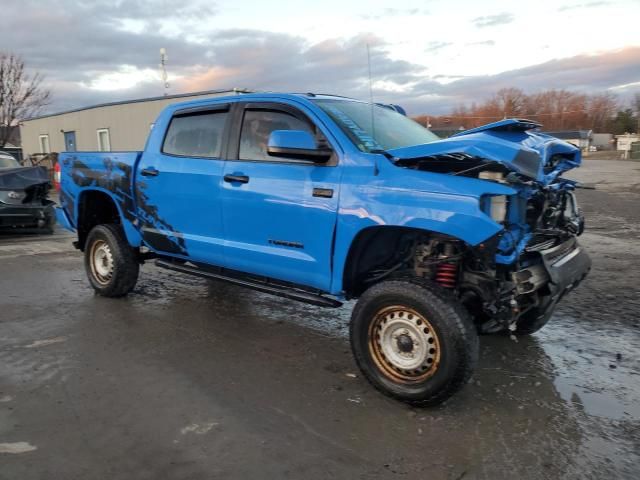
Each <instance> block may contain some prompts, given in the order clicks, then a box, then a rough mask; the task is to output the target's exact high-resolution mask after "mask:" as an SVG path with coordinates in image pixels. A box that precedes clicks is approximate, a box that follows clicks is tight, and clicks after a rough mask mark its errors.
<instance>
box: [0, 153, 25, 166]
mask: <svg viewBox="0 0 640 480" xmlns="http://www.w3.org/2000/svg"><path fill="white" fill-rule="evenodd" d="M19 166H20V164H19V163H18V161H17V160H16V159H15V158H13V157H12V156H10V155H2V154H0V168H16V167H19Z"/></svg>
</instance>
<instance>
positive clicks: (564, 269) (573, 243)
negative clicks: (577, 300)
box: [540, 238, 591, 300]
mask: <svg viewBox="0 0 640 480" xmlns="http://www.w3.org/2000/svg"><path fill="white" fill-rule="evenodd" d="M540 254H541V256H542V262H543V264H544V266H545V269H546V270H547V273H548V274H549V287H550V288H549V289H550V291H551V294H552V296H553V297H554V299H556V300H559V299H560V297H562V296H563V295H564V294H565V293H566V292H568V291H569V290H571V289H573V288H574V287H576V286H578V284H579V283H580V282H582V280H584V278H585V277H586V276H587V274H588V273H589V270H591V259H590V258H589V255H587V252H585V250H584V248H582V247H581V246H580V245H579V244H578V240H576V239H575V238H571V239H569V240H567V241H566V242H564V243H561V244H560V245H558V246H556V247H553V248H550V249H548V250H543V251H542V252H540Z"/></svg>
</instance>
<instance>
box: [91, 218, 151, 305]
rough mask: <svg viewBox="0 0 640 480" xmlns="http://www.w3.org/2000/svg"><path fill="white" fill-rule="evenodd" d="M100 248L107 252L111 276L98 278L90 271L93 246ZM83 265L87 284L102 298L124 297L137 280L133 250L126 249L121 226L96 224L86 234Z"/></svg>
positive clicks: (136, 264)
mask: <svg viewBox="0 0 640 480" xmlns="http://www.w3.org/2000/svg"><path fill="white" fill-rule="evenodd" d="M96 245H100V246H102V247H104V246H105V245H106V247H107V248H108V251H109V252H110V255H111V258H112V262H111V273H110V275H108V276H105V277H100V276H99V275H98V274H96V273H95V271H94V270H95V268H92V261H93V258H92V257H93V255H94V253H95V252H94V247H95V246H96ZM84 266H85V270H86V272H87V277H88V278H89V283H91V286H92V287H93V289H94V290H95V291H96V293H98V294H99V295H102V296H103V297H122V296H124V295H127V294H128V293H129V292H130V291H131V290H133V288H134V287H135V285H136V282H137V280H138V271H139V267H140V265H139V262H138V258H137V255H136V251H135V249H133V248H131V246H129V243H128V242H127V239H126V238H125V236H124V232H123V231H122V228H121V227H120V225H114V224H109V225H97V226H95V227H93V229H92V230H91V231H90V232H89V235H88V236H87V241H86V244H85V247H84Z"/></svg>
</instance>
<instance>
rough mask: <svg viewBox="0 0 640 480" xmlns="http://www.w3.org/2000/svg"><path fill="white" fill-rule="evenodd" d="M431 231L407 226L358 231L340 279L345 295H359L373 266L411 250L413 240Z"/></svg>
mask: <svg viewBox="0 0 640 480" xmlns="http://www.w3.org/2000/svg"><path fill="white" fill-rule="evenodd" d="M430 234H431V232H428V231H426V230H421V229H417V228H409V227H388V226H380V227H370V228H366V229H364V230H362V231H361V232H360V233H358V235H357V236H356V238H355V239H354V240H353V242H352V243H351V247H350V248H349V254H348V256H347V261H346V263H345V268H344V275H343V279H342V282H343V283H342V285H343V289H344V291H345V294H346V296H347V298H354V297H358V296H360V294H361V293H362V292H364V291H365V290H366V289H367V288H368V287H370V286H371V285H372V284H373V283H374V282H370V281H367V276H368V275H369V274H370V272H372V271H374V270H375V269H377V268H393V264H394V263H397V261H398V260H399V259H400V260H401V259H402V258H403V257H406V256H407V253H409V254H411V253H412V247H413V245H414V244H415V242H416V241H417V240H419V239H420V238H423V237H428V236H429V235H430ZM407 250H408V251H407Z"/></svg>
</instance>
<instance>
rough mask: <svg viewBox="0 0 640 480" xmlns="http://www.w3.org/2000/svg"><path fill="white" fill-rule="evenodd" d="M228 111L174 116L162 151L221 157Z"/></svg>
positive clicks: (173, 153)
mask: <svg viewBox="0 0 640 480" xmlns="http://www.w3.org/2000/svg"><path fill="white" fill-rule="evenodd" d="M227 116H228V112H226V111H225V112H198V113H192V114H185V115H179V116H175V117H173V119H172V120H171V124H170V125H169V129H168V130H167V135H166V137H165V140H164V144H163V145H162V152H163V153H166V154H169V155H178V156H181V157H204V158H220V155H221V153H222V144H223V141H224V127H225V124H226V121H227Z"/></svg>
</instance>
